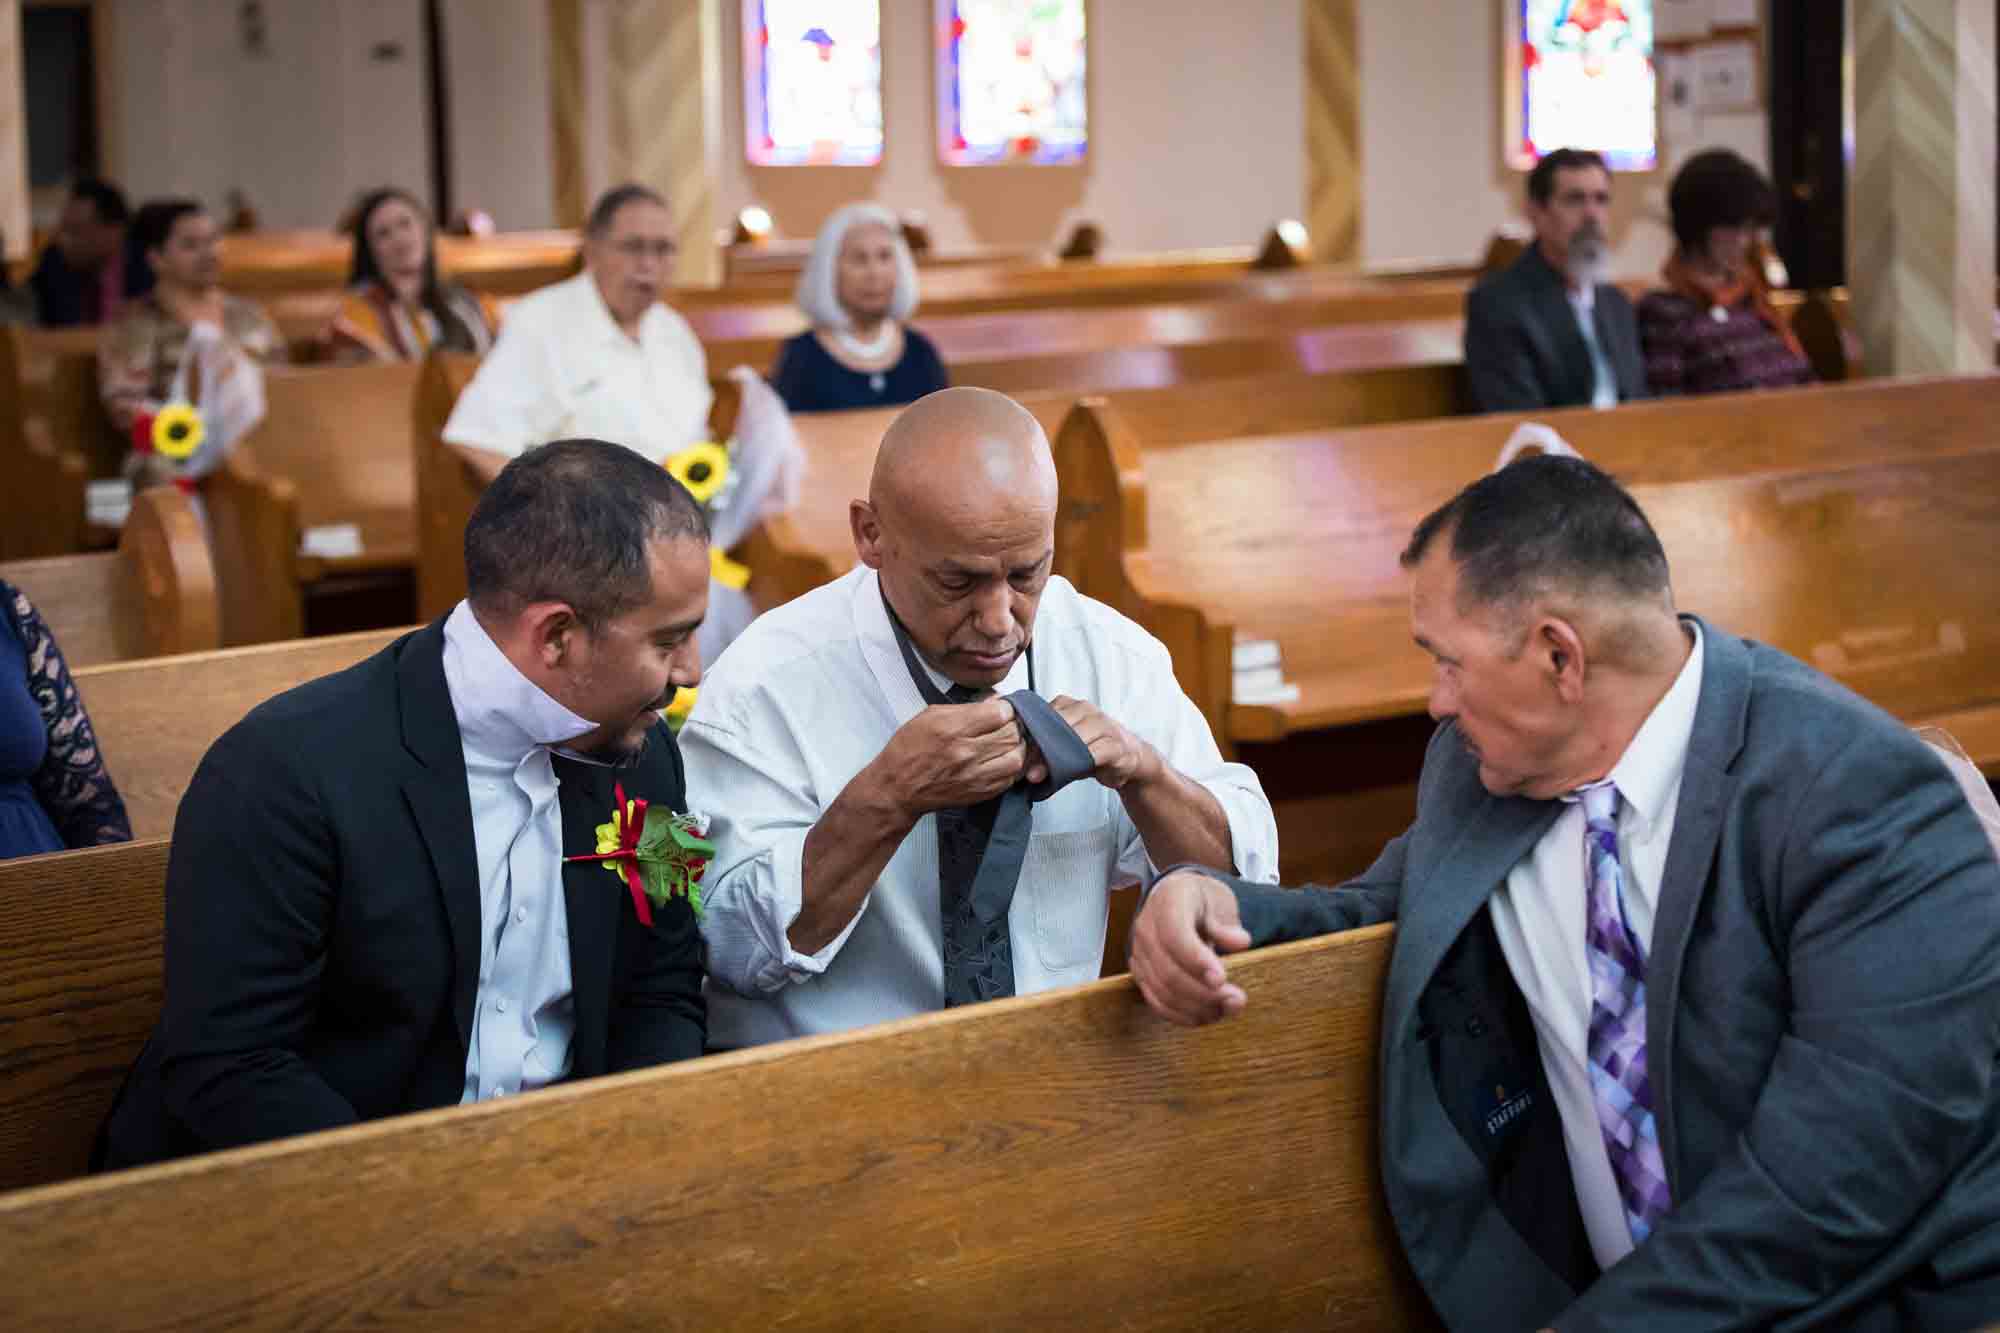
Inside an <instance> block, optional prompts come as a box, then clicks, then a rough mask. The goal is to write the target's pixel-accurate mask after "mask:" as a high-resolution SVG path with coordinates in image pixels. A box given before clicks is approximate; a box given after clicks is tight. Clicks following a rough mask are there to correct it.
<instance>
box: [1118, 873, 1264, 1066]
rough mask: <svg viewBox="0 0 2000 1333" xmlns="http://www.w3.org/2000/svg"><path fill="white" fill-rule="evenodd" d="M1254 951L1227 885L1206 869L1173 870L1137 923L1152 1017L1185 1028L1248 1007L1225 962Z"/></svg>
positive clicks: (1137, 962) (1134, 955)
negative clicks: (1234, 955) (1231, 955)
mask: <svg viewBox="0 0 2000 1333" xmlns="http://www.w3.org/2000/svg"><path fill="white" fill-rule="evenodd" d="M1249 947H1250V932H1249V931H1247V930H1245V929H1243V919H1242V916H1241V914H1240V913H1238V911H1237V910H1236V895H1235V894H1233V893H1231V892H1230V891H1229V889H1228V886H1226V885H1225V884H1223V883H1222V881H1220V880H1218V879H1216V878H1214V877H1213V876H1211V875H1205V874H1203V873H1202V872H1200V871H1199V870H1173V871H1169V872H1168V873H1167V874H1165V875H1163V876H1161V878H1160V880H1159V882H1158V883H1157V884H1155V885H1153V889H1152V892H1150V893H1148V894H1147V895H1146V905H1145V910H1144V911H1142V912H1141V913H1140V914H1139V918H1138V919H1137V920H1136V921H1134V922H1133V923H1132V945H1131V949H1130V951H1129V956H1130V958H1131V963H1132V979H1133V980H1134V981H1136V982H1138V983H1139V994H1141V995H1142V996H1144V997H1145V999H1146V1003H1147V1004H1149V1005H1151V1006H1152V1007H1153V1012H1155V1013H1157V1014H1159V1015H1160V1016H1161V1017H1162V1018H1167V1019H1171V1020H1172V1021H1173V1022H1176V1023H1179V1024H1181V1025H1182V1026H1183V1027H1198V1026H1200V1025H1201V1024H1203V1023H1213V1022H1215V1021H1216V1020H1217V1019H1222V1018H1233V1017H1235V1016H1236V1015H1237V1014H1240V1013H1242V1012H1243V1008H1244V1006H1245V1005H1246V1004H1248V1003H1249V1000H1248V997H1246V996H1245V995H1244V993H1243V988H1242V987H1241V986H1237V985H1234V984H1232V983H1231V982H1230V980H1229V974H1228V972H1227V971H1226V970H1225V969H1224V967H1223V965H1222V959H1221V957H1220V955H1222V954H1226V953H1241V952H1242V951H1243V950H1245V949H1247V948H1249Z"/></svg>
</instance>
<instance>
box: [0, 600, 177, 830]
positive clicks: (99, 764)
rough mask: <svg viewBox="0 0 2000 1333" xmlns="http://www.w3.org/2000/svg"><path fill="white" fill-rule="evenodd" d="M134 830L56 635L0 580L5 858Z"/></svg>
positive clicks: (0, 826) (0, 799) (0, 820)
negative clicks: (105, 767) (99, 747)
mask: <svg viewBox="0 0 2000 1333" xmlns="http://www.w3.org/2000/svg"><path fill="white" fill-rule="evenodd" d="M161 706H162V707H167V706H168V705H166V704H164V703H163V704H162V705H161ZM131 837H132V825H131V823H130V822H129V821H128V820H127V819H126V817H125V803H124V802H123V801H122V800H120V799H119V798H118V789H117V788H116V787H114V786H112V785H111V776H110V774H108V773H106V772H105V771H104V761H103V759H102V758H100V757H99V755H98V753H97V736H96V734H95V733H94V732H92V731H91V729H90V718H89V717H88V716H87V715H86V714H85V713H84V711H83V700H82V699H81V698H80V697H79V696H78V695H77V692H76V684H75V682H74V681H72V680H71V679H70V675H69V668H68V667H67V666H65V665H64V664H63V658H62V654H61V653H60V652H59V651H57V649H56V641H55V636H54V635H52V634H50V633H49V627H48V626H47V625H46V624H44V623H43V622H42V618H41V616H40V615H39V614H38V613H37V612H36V611H35V608H34V606H33V605H32V604H31V603H30V602H29V601H28V599H27V598H26V597H25V596H23V595H22V593H21V591H20V590H19V589H18V588H16V587H14V585H13V584H11V583H8V582H6V581H5V580H0V859H4V858H6V857H10V856H32V855H34V854H35V853H37V852H60V851H63V850H65V849H67V848H70V847H94V846H96V845H97V844H99V843H105V842H128V841H130V840H131Z"/></svg>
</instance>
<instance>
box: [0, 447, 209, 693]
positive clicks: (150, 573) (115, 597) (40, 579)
mask: <svg viewBox="0 0 2000 1333" xmlns="http://www.w3.org/2000/svg"><path fill="white" fill-rule="evenodd" d="M0 579H4V580H6V581H7V582H8V583H11V584H13V585H14V586H15V587H17V588H19V589H20V590H21V591H22V592H24V593H26V594H27V595H28V600H29V601H31V602H33V603H34V604H35V609H36V610H37V611H39V612H40V613H41V616H42V619H43V620H45V621H46V622H48V625H49V628H50V630H51V631H52V632H53V633H54V634H55V636H56V644H57V646H58V647H60V648H61V649H62V654H63V660H64V661H65V662H67V663H68V664H69V667H70V669H71V671H72V672H74V671H77V670H79V669H81V668H83V667H87V666H91V665H93V664H96V663H101V662H118V661H123V660H126V659H129V658H150V657H163V656H166V655H168V654H172V653H194V652H201V651H203V650H205V649H211V648H216V647H219V646H221V629H220V626H221V604H220V601H219V599H218V598H217V595H216V588H215V564H214V562H213V560H211V559H210V557H209V550H208V540H207V538H206V537H204V536H203V535H202V530H201V520H200V518H199V517H197V516H196V514H195V511H194V506H193V505H192V504H190V503H189V501H188V498H187V497H186V496H185V495H183V494H181V493H180V492H179V491H177V490H175V489H173V488H172V487H170V486H163V487H160V488H157V489H155V490H150V491H143V492H141V493H140V494H138V495H136V496H134V497H133V499H132V513H131V516H130V517H129V518H127V519H126V521H125V527H124V530H123V532H121V533H120V535H119V539H118V549H117V550H116V551H97V552H91V553H89V554H85V555H57V556H44V557H43V558H41V559H39V560H17V561H10V562H6V563H0Z"/></svg>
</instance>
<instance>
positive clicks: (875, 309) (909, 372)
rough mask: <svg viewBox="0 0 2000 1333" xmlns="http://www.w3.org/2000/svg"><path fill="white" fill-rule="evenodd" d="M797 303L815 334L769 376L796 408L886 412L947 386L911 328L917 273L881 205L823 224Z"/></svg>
mask: <svg viewBox="0 0 2000 1333" xmlns="http://www.w3.org/2000/svg"><path fill="white" fill-rule="evenodd" d="M797 299H798V304H799V309H800V310H802V311H804V312H805V316H806V318H807V319H808V320H810V321H812V328H811V330H810V331H809V332H806V333H801V334H800V335H799V336H798V337H796V338H793V339H791V340H790V341H788V342H787V343H786V344H785V345H784V347H783V348H781V349H780V350H779V352H778V364H777V367H776V369H774V370H773V371H772V372H771V387H772V388H774V389H776V390H777V391H778V395H779V397H781V398H783V399H784V400H785V406H786V407H788V408H790V409H791V410H792V411H794V412H827V411H833V410H836V409H838V408H843V407H891V406H896V405H900V404H903V403H912V402H915V401H916V400H917V399H919V398H921V397H923V396H924V395H925V394H927V393H931V392H934V391H935V390H938V389H942V388H945V387H947V386H948V385H949V384H950V383H951V379H950V377H949V376H948V375H947V374H946V373H945V368H944V362H943V361H942V360H940V359H939V358H938V354H937V348H935V347H933V346H932V345H931V341H930V339H928V338H926V337H924V335H923V334H921V333H918V332H917V331H916V330H915V329H913V328H910V327H909V323H908V321H909V318H910V314H911V312H912V311H914V310H915V309H916V308H917V266H916V263H915V261H913V260H912V259H911V258H910V248H909V246H908V245H906V244H904V242H903V232H902V228H901V227H899V226H898V225H897V223H896V219H895V216H894V215H893V214H892V213H890V212H889V210H888V209H886V208H883V207H882V206H881V205H879V204H849V205H848V206H847V207H845V208H842V209H840V210H838V211H837V212H835V213H834V215H833V216H832V217H830V218H828V219H827V220H826V225H825V226H823V227H821V228H820V229H819V236H818V238H817V239H816V240H814V242H813V250H812V257H811V258H809V259H808V260H807V261H806V267H805V272H803V273H801V274H800V275H799V289H798V296H797Z"/></svg>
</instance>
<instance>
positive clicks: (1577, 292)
mask: <svg viewBox="0 0 2000 1333" xmlns="http://www.w3.org/2000/svg"><path fill="white" fill-rule="evenodd" d="M1563 295H1565V296H1567V297H1568V298H1569V308H1570V309H1571V310H1572V311H1573V312H1574V313H1575V314H1576V327H1577V331H1578V332H1579V333H1581V334H1582V335H1583V345H1584V346H1585V347H1586V348H1588V349H1589V351H1590V375H1591V385H1590V405H1591V406H1592V407H1616V406H1618V372H1617V371H1615V370H1613V369H1612V368H1611V358H1610V357H1609V356H1607V355H1606V354H1605V351H1604V344H1603V343H1602V342H1600V341H1599V340H1598V337H1597V288H1595V287H1592V286H1587V285H1586V286H1583V287H1564V288H1563Z"/></svg>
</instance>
